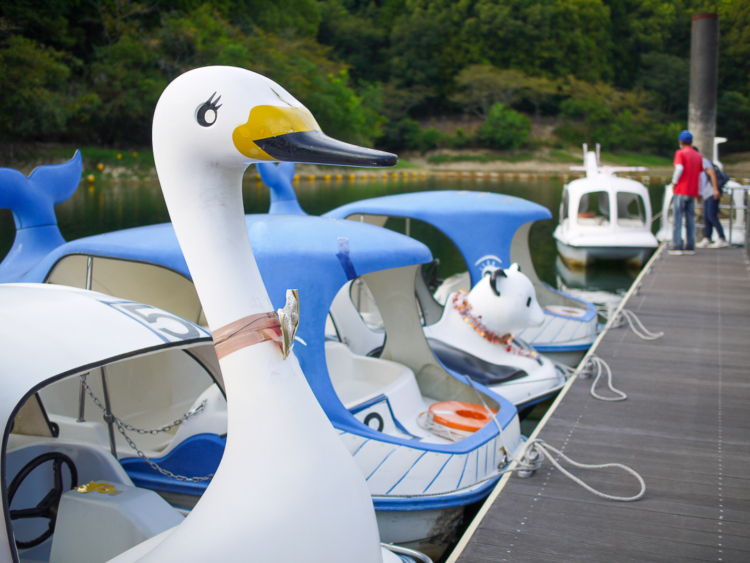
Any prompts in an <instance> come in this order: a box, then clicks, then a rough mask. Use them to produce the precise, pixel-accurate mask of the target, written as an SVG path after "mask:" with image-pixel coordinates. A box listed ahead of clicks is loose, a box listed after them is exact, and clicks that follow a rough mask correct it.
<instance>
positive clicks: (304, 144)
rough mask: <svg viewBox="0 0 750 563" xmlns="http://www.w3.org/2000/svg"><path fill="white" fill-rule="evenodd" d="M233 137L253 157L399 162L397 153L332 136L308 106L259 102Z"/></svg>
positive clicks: (350, 163)
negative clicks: (324, 129) (320, 124)
mask: <svg viewBox="0 0 750 563" xmlns="http://www.w3.org/2000/svg"><path fill="white" fill-rule="evenodd" d="M232 140H233V141H234V146H235V147H236V148H237V150H238V151H240V153H242V154H243V155H245V156H246V157H248V158H252V159H253V160H261V161H262V160H271V161H281V162H304V163H308V164H333V165H339V166H367V167H387V166H395V165H396V163H397V162H398V157H397V156H396V155H395V154H390V153H386V152H382V151H376V150H372V149H366V148H363V147H358V146H356V145H350V144H348V143H343V142H341V141H337V140H335V139H332V138H330V137H328V136H327V135H325V134H324V133H323V131H321V129H320V126H319V125H318V123H317V122H316V121H315V118H314V117H313V116H312V114H311V113H310V111H309V110H308V109H307V108H305V107H304V106H298V107H290V106H284V107H279V106H255V107H254V108H253V109H252V110H251V111H250V115H249V116H248V119H247V123H244V124H242V125H240V126H239V127H237V128H236V129H235V130H234V132H233V133H232Z"/></svg>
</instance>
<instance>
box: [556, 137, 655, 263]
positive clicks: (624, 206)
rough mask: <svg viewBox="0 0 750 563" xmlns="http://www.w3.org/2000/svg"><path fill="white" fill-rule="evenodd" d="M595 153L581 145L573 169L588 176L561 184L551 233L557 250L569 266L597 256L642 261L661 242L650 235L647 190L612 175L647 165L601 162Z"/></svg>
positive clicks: (591, 259) (592, 260) (597, 259)
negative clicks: (557, 220)
mask: <svg viewBox="0 0 750 563" xmlns="http://www.w3.org/2000/svg"><path fill="white" fill-rule="evenodd" d="M597 152H598V151H597ZM597 152H593V151H587V150H586V146H585V145H584V166H583V167H571V169H573V170H585V172H586V177H585V178H580V179H577V180H573V181H572V182H570V183H569V184H567V185H566V186H565V187H564V188H563V195H562V203H561V204H560V224H559V225H558V226H557V228H556V229H555V232H554V234H553V236H554V237H555V241H556V243H557V250H558V252H559V253H560V255H561V256H562V257H563V259H564V260H565V261H566V262H567V263H568V265H569V266H571V267H584V266H586V265H589V264H591V263H593V262H595V261H599V260H622V261H627V262H629V263H631V264H634V265H641V264H644V263H645V262H646V260H648V258H649V257H650V256H651V254H652V253H653V252H654V250H656V247H657V246H658V245H659V243H658V241H657V240H656V238H655V237H654V235H653V234H652V233H651V203H650V201H649V197H648V190H647V189H646V187H645V186H644V185H643V184H641V183H640V182H636V181H635V180H630V179H628V178H620V177H618V176H616V175H615V174H616V173H617V172H633V171H641V170H645V169H644V168H633V167H611V166H600V165H599V158H598V155H597Z"/></svg>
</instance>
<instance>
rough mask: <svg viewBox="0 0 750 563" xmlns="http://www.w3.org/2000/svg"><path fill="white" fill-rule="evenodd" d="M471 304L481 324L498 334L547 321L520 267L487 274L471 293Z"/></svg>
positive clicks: (513, 266)
mask: <svg viewBox="0 0 750 563" xmlns="http://www.w3.org/2000/svg"><path fill="white" fill-rule="evenodd" d="M468 301H469V304H470V305H471V306H472V308H473V309H474V314H476V315H481V317H482V323H483V324H484V325H485V326H486V327H487V328H488V329H490V330H491V331H492V332H494V333H495V334H507V333H514V332H518V331H520V330H523V329H524V328H529V327H537V326H541V325H542V323H543V322H544V312H543V311H542V308H541V307H540V306H539V303H538V302H537V300H536V291H535V290H534V285H533V284H532V283H531V280H529V278H527V277H526V276H525V275H524V274H522V273H521V270H520V268H519V267H518V264H513V265H512V266H511V267H510V268H508V269H506V270H503V269H500V268H498V269H496V270H492V271H488V272H485V275H484V276H483V277H482V279H481V280H480V281H479V283H477V285H475V286H474V288H473V289H472V290H471V291H470V292H469V296H468Z"/></svg>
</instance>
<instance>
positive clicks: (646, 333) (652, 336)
mask: <svg viewBox="0 0 750 563" xmlns="http://www.w3.org/2000/svg"><path fill="white" fill-rule="evenodd" d="M598 313H599V315H601V316H602V317H603V318H604V319H606V320H609V314H610V312H609V311H608V310H607V309H605V308H599V309H598ZM625 321H627V323H628V325H630V330H632V331H633V334H635V335H636V336H637V337H638V338H641V339H642V340H656V339H657V338H661V337H662V336H664V332H663V331H662V332H651V331H650V330H648V329H647V328H646V327H645V326H643V322H641V319H639V318H638V315H636V314H635V313H634V312H633V311H631V310H630V309H623V310H622V311H620V314H618V315H617V317H616V318H615V320H614V321H613V322H612V327H611V328H620V327H621V326H625ZM636 326H637V327H638V328H636Z"/></svg>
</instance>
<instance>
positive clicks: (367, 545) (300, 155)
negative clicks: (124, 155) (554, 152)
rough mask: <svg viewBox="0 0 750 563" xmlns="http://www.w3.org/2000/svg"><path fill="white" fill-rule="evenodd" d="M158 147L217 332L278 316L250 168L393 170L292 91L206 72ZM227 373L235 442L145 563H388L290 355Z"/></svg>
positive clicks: (268, 356)
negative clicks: (248, 215) (273, 163)
mask: <svg viewBox="0 0 750 563" xmlns="http://www.w3.org/2000/svg"><path fill="white" fill-rule="evenodd" d="M219 97H220V99H218V98H219ZM153 143H154V159H155V161H156V168H157V172H158V175H159V180H160V182H161V185H162V190H163V192H164V197H165V200H166V202H167V207H168V209H169V213H170V216H171V218H172V222H173V225H174V228H175V231H176V233H177V237H178V239H179V241H180V245H181V246H182V249H183V252H184V255H185V258H186V260H187V263H188V267H189V268H190V272H191V275H192V277H193V280H194V282H195V286H196V289H197V291H198V294H199V296H200V299H201V302H202V304H203V307H204V310H205V313H206V318H207V319H208V322H209V325H210V327H211V329H212V330H213V331H215V330H216V329H219V328H221V327H224V326H226V325H228V324H230V323H232V322H234V321H237V320H239V319H242V318H244V317H246V316H249V315H253V314H258V313H264V312H269V311H272V310H273V309H272V306H271V302H270V300H269V298H268V294H267V292H266V289H265V286H264V285H263V280H262V279H261V276H260V274H259V272H258V267H257V265H256V262H255V259H254V257H253V252H252V248H251V247H250V242H249V239H248V236H247V230H246V226H245V217H244V214H243V206H242V192H241V184H242V176H243V173H244V171H245V169H246V167H247V166H248V165H249V164H251V163H252V162H257V161H260V160H284V159H286V160H297V161H306V162H318V163H335V162H339V163H341V164H351V165H358V164H359V165H363V166H364V165H368V166H372V165H376V166H377V165H392V164H395V157H394V156H393V155H387V154H386V153H379V152H377V151H369V150H367V149H359V148H358V147H353V146H351V145H346V144H344V143H338V142H337V141H333V140H331V139H329V138H328V137H326V136H325V135H323V134H322V133H321V132H320V130H319V128H318V127H317V124H316V123H315V121H314V119H312V116H311V115H310V114H309V112H308V111H307V110H306V109H305V108H304V107H303V106H302V105H301V104H300V103H299V102H298V101H297V100H295V99H294V98H293V97H292V96H291V95H290V94H289V93H288V92H286V91H285V90H284V89H283V88H281V87H280V86H278V85H277V84H275V83H274V82H272V81H270V80H268V79H266V78H264V77H262V76H260V75H258V74H255V73H252V72H249V71H246V70H242V69H237V68H232V67H207V68H202V69H197V70H193V71H190V72H188V73H185V74H183V75H182V76H180V77H179V78H177V79H176V80H175V81H174V82H172V83H171V84H170V85H169V86H168V87H167V88H166V90H165V91H164V93H163V94H162V96H161V98H160V100H159V103H158V104H157V107H156V111H155V114H154V124H153ZM295 143H296V144H295ZM318 147H323V148H322V150H318ZM269 153H272V154H273V156H272V155H271V154H269ZM301 299H302V303H303V313H302V314H303V315H304V299H305V296H304V295H302V296H301ZM221 368H222V372H223V375H224V381H225V384H226V390H227V397H228V429H229V433H228V439H227V445H226V450H225V452H224V457H223V459H222V462H221V465H220V467H219V469H218V471H217V473H216V476H215V477H214V479H213V481H212V483H211V485H210V486H209V487H208V489H207V491H206V493H205V494H204V496H203V498H202V499H201V501H200V502H199V503H198V505H197V506H196V507H195V509H194V510H193V511H192V513H191V514H190V515H189V516H188V517H187V519H186V520H185V522H184V523H183V524H182V525H180V526H179V527H178V528H177V529H175V530H174V532H173V533H172V534H170V535H169V537H167V538H166V539H165V540H164V541H163V542H162V543H160V544H159V545H158V546H156V547H155V548H154V549H153V550H152V551H151V552H149V553H148V554H147V555H145V556H144V557H143V559H142V561H154V562H157V561H158V562H159V563H165V562H170V561H175V562H177V561H179V562H182V561H247V560H253V561H282V562H293V561H305V562H306V563H307V562H321V563H322V562H326V563H331V562H345V561H357V562H358V563H370V562H372V563H378V562H380V561H381V560H382V557H381V551H380V545H379V536H378V529H377V525H376V520H375V512H374V509H373V505H372V500H371V498H370V493H369V491H368V489H367V486H366V484H365V481H364V479H363V478H362V474H361V472H360V471H359V469H358V468H357V466H356V465H355V463H354V461H353V459H352V457H351V455H350V454H349V452H348V451H347V450H346V449H345V448H344V446H343V445H342V443H341V441H340V439H339V438H338V436H337V435H336V433H335V431H334V429H333V427H332V426H331V423H330V422H329V421H328V419H327V418H326V416H325V414H324V413H323V410H322V409H321V408H320V406H319V405H318V403H317V401H316V400H315V397H314V395H313V393H312V391H311V390H310V388H309V386H308V384H307V382H306V380H305V377H304V375H303V374H302V371H301V370H300V367H299V364H298V362H297V360H296V358H295V357H294V354H291V355H290V356H289V358H288V359H286V360H284V359H283V358H282V354H281V352H280V351H279V348H278V346H277V344H276V343H274V342H262V343H260V344H257V345H254V346H250V347H245V348H242V349H240V350H238V351H236V352H234V353H232V354H230V355H228V356H226V357H225V358H223V359H222V360H221ZM259 428H262V429H263V431H262V432H258V429H259ZM269 460H270V462H269ZM291 534H293V535H294V540H293V541H290V539H289V538H290V535H291ZM208 538H210V541H207V539H208ZM248 546H252V551H250V552H248V550H247V547H248Z"/></svg>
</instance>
